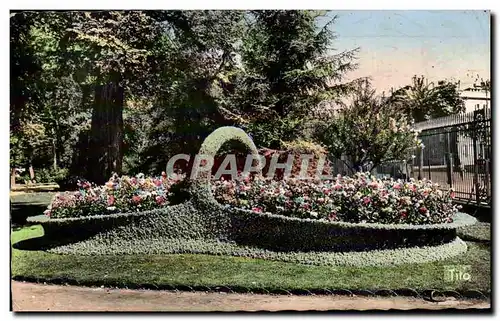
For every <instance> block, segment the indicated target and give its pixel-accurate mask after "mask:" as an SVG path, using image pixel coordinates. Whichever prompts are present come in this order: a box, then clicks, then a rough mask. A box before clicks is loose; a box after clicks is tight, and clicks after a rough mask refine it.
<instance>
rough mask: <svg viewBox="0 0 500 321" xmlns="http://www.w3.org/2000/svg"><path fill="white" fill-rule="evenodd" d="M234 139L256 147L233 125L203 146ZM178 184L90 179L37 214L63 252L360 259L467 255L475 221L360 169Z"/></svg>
mask: <svg viewBox="0 0 500 321" xmlns="http://www.w3.org/2000/svg"><path fill="white" fill-rule="evenodd" d="M232 140H237V141H239V142H241V143H243V144H245V145H246V146H248V148H249V149H250V150H251V152H252V153H254V154H257V151H256V148H255V146H254V145H253V142H252V141H251V140H250V139H249V137H248V136H247V135H246V134H245V133H244V132H243V131H242V130H241V129H237V128H233V127H224V128H219V129H218V130H216V131H215V132H214V133H213V134H212V135H210V136H209V137H207V139H206V140H205V142H204V143H203V145H202V147H201V150H200V154H202V155H207V154H208V155H215V154H216V153H217V151H218V150H219V149H220V148H221V146H222V145H223V144H224V143H226V142H228V141H232ZM177 184H180V182H179V181H178V180H176V181H174V180H171V179H169V178H168V177H165V175H162V177H158V178H145V177H143V176H138V177H136V178H129V177H122V178H119V177H117V176H115V177H113V178H112V179H111V180H110V181H109V182H108V183H106V184H105V185H104V186H99V187H92V186H91V185H90V184H89V183H82V184H81V189H80V191H78V192H74V193H64V194H60V195H57V196H56V197H55V198H54V200H53V202H52V203H51V205H50V206H49V208H48V209H47V211H46V217H42V218H40V217H35V218H30V221H31V222H34V223H40V224H42V226H43V228H44V231H45V236H44V237H45V238H46V239H48V240H51V241H52V242H46V244H50V243H51V244H55V245H54V246H52V247H48V248H47V250H48V251H51V252H54V253H60V254H80V255H99V254H103V255H111V254H141V253H149V254H167V253H205V254H217V255H235V256H247V257H253V258H266V259H273V260H280V261H287V262H297V263H306V264H316V265H353V266H380V265H394V264H405V263H422V262H430V261H436V260H443V259H446V258H450V257H453V256H456V255H460V254H462V253H464V252H466V250H467V246H466V244H465V243H464V242H463V241H462V240H460V238H459V237H457V235H456V229H457V228H458V227H461V226H467V225H471V224H474V223H475V219H474V218H472V217H470V216H468V215H467V214H463V213H458V207H456V206H455V205H453V204H452V201H451V197H452V195H451V193H443V192H442V191H440V190H439V189H438V188H437V187H436V186H435V185H432V184H431V183H430V182H425V181H424V182H409V183H403V182H401V181H393V180H377V179H375V178H374V177H371V176H369V175H366V174H359V175H357V176H356V177H354V178H348V177H340V176H338V177H337V178H336V179H335V180H334V181H326V182H313V183H311V182H306V181H298V180H281V181H273V180H270V181H265V180H261V179H246V180H243V181H242V182H230V183H229V184H226V182H225V181H222V183H220V182H219V183H218V182H215V183H213V182H211V176H210V174H209V173H207V172H205V173H204V174H202V175H201V176H200V177H199V178H197V179H196V180H193V181H191V182H190V185H189V195H188V196H187V197H186V198H185V199H183V201H181V202H179V203H178V204H173V202H171V201H170V199H171V198H172V196H173V195H174V194H176V193H172V191H173V190H175V187H174V186H177ZM177 190H178V191H180V190H182V189H177ZM214 192H215V193H214ZM173 199H179V198H176V197H173ZM243 202H246V203H243ZM306 205H307V206H306ZM270 211H272V212H270ZM313 213H316V214H313Z"/></svg>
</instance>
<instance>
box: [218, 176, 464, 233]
mask: <svg viewBox="0 0 500 321" xmlns="http://www.w3.org/2000/svg"><path fill="white" fill-rule="evenodd" d="M212 190H213V192H214V195H215V198H216V200H217V201H218V202H220V203H223V204H229V205H231V206H234V207H239V208H244V209H249V210H253V211H256V212H270V213H274V214H278V215H285V216H293V217H299V218H310V219H323V220H330V221H341V222H351V223H383V224H403V223H405V224H435V223H448V222H451V221H452V216H453V215H454V214H456V213H457V212H458V209H459V206H457V205H454V204H453V203H452V198H453V196H454V195H453V190H449V191H442V190H440V189H439V186H438V185H437V184H432V182H430V181H427V180H422V181H415V180H411V181H410V182H403V181H401V180H393V179H389V178H386V179H377V178H375V177H374V176H371V175H370V174H366V173H357V174H355V176H354V177H352V178H351V177H342V176H340V175H338V176H337V177H336V178H335V179H334V180H331V181H319V180H317V181H310V180H309V181H305V180H297V179H293V178H292V179H286V180H280V181H277V180H270V179H267V178H260V177H253V178H250V177H249V178H247V179H246V180H240V181H226V180H223V179H221V180H220V181H216V182H214V183H213V186H212Z"/></svg>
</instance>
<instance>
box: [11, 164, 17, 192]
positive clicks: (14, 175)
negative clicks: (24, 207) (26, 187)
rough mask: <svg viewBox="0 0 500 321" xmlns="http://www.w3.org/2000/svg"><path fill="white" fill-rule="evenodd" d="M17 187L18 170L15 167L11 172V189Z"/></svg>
mask: <svg viewBox="0 0 500 321" xmlns="http://www.w3.org/2000/svg"><path fill="white" fill-rule="evenodd" d="M14 186H16V168H15V167H13V168H12V169H11V170H10V187H11V188H12V187H14Z"/></svg>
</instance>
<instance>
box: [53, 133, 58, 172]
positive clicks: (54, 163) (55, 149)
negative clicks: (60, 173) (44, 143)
mask: <svg viewBox="0 0 500 321" xmlns="http://www.w3.org/2000/svg"><path fill="white" fill-rule="evenodd" d="M52 151H53V153H54V156H53V164H52V167H53V168H54V170H57V146H56V140H55V139H52Z"/></svg>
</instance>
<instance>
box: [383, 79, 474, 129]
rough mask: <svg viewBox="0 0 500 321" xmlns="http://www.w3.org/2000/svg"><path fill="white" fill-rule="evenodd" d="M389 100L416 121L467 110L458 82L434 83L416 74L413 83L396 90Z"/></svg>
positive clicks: (444, 81)
mask: <svg viewBox="0 0 500 321" xmlns="http://www.w3.org/2000/svg"><path fill="white" fill-rule="evenodd" d="M389 100H390V101H391V102H392V103H393V105H395V106H396V105H397V106H398V108H399V110H401V111H402V112H404V113H405V114H406V115H407V116H410V117H412V118H413V119H414V121H415V122H419V121H424V120H427V119H430V118H437V117H443V116H447V115H450V114H455V113H458V112H462V111H464V110H465V103H464V101H463V99H462V98H461V96H460V92H459V90H458V83H453V82H449V81H446V80H442V81H439V82H438V83H437V84H434V83H433V82H428V80H426V79H425V78H424V77H423V76H421V77H417V76H414V77H413V78H412V84H411V85H408V86H405V87H402V88H400V89H398V90H396V91H395V92H394V93H393V94H392V95H391V96H390V97H389Z"/></svg>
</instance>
